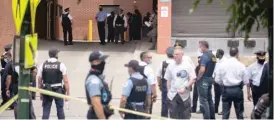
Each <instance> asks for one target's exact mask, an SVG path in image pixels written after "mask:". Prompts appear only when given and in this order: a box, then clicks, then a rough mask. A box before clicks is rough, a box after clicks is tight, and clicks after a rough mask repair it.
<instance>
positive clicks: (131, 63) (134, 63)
mask: <svg viewBox="0 0 274 120" xmlns="http://www.w3.org/2000/svg"><path fill="white" fill-rule="evenodd" d="M125 67H129V68H132V69H134V70H138V68H139V67H140V66H139V62H138V61H137V60H130V61H129V62H128V63H127V64H125Z"/></svg>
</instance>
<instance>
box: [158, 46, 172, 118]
mask: <svg viewBox="0 0 274 120" xmlns="http://www.w3.org/2000/svg"><path fill="white" fill-rule="evenodd" d="M173 51H174V47H168V48H167V49H166V54H167V58H168V59H167V60H165V61H163V62H162V63H161V65H160V68H159V69H158V72H157V80H158V85H159V88H160V90H161V92H162V110H161V116H163V117H167V116H168V108H167V107H168V104H167V88H166V80H165V78H164V77H165V73H166V68H167V67H168V65H169V64H170V63H173V62H174V59H173Z"/></svg>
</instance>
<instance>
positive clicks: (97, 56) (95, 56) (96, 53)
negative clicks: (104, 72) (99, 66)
mask: <svg viewBox="0 0 274 120" xmlns="http://www.w3.org/2000/svg"><path fill="white" fill-rule="evenodd" d="M107 58H108V55H103V53H102V52H100V51H94V52H92V53H91V54H90V55H89V62H91V61H93V60H101V61H105V60H106V59H107Z"/></svg>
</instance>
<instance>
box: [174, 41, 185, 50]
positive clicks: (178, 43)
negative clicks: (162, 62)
mask: <svg viewBox="0 0 274 120" xmlns="http://www.w3.org/2000/svg"><path fill="white" fill-rule="evenodd" d="M178 45H179V46H181V47H182V48H185V47H186V46H187V41H186V40H176V41H175V46H178Z"/></svg>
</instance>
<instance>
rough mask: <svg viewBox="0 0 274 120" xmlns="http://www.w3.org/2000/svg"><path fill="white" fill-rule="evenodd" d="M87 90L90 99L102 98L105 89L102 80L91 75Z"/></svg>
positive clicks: (87, 81)
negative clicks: (102, 91) (102, 90)
mask: <svg viewBox="0 0 274 120" xmlns="http://www.w3.org/2000/svg"><path fill="white" fill-rule="evenodd" d="M85 85H86V89H87V91H88V95H89V97H90V98H91V97H94V96H101V89H102V88H103V87H104V86H103V83H102V80H101V79H100V78H99V77H98V76H96V75H90V76H89V77H88V78H87V80H86V82H85Z"/></svg>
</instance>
